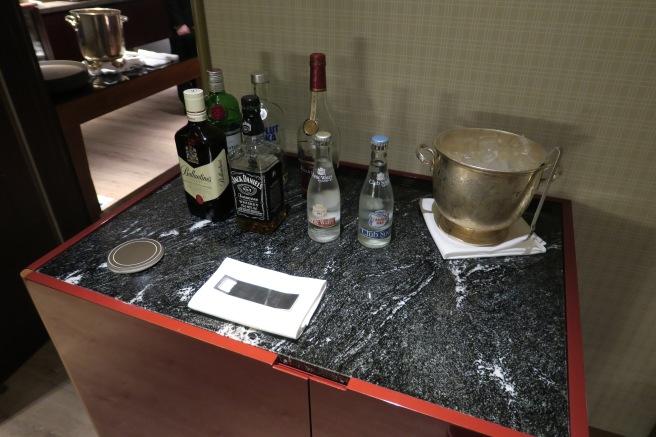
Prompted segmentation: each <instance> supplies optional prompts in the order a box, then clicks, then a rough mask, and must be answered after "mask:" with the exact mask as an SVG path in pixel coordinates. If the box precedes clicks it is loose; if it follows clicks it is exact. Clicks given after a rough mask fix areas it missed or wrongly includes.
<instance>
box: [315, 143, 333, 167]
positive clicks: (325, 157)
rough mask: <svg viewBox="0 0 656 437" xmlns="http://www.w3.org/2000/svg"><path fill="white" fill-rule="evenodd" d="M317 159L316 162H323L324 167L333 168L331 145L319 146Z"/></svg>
mask: <svg viewBox="0 0 656 437" xmlns="http://www.w3.org/2000/svg"><path fill="white" fill-rule="evenodd" d="M316 150H317V157H316V161H317V162H318V161H322V164H321V166H322V167H332V166H333V165H332V161H333V160H332V154H331V151H330V144H317V146H316Z"/></svg>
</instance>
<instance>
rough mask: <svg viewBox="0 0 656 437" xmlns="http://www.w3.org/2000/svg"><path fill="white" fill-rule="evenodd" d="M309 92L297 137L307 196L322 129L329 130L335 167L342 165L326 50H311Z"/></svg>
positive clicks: (339, 136) (302, 182)
mask: <svg viewBox="0 0 656 437" xmlns="http://www.w3.org/2000/svg"><path fill="white" fill-rule="evenodd" d="M310 93H311V95H310V109H309V112H308V118H307V119H306V120H305V121H304V122H302V123H301V125H300V126H299V127H298V132H297V136H296V139H297V152H298V161H299V164H300V167H301V188H302V189H303V190H302V194H303V195H304V196H305V195H306V194H307V187H308V183H309V182H310V178H311V176H312V168H313V167H314V156H315V155H316V151H315V150H314V149H313V142H312V136H313V135H314V134H316V133H317V132H319V131H327V132H330V134H331V138H332V162H333V167H334V168H335V169H337V168H338V167H339V151H340V146H341V135H340V133H339V127H338V126H337V123H335V119H334V118H333V116H332V114H331V110H330V105H329V104H328V95H327V87H326V55H325V54H323V53H312V54H311V55H310Z"/></svg>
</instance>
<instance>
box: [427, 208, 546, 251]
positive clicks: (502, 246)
mask: <svg viewBox="0 0 656 437" xmlns="http://www.w3.org/2000/svg"><path fill="white" fill-rule="evenodd" d="M434 203H435V200H434V199H433V198H424V199H421V200H420V203H419V207H420V208H421V213H422V215H423V216H424V220H425V221H426V226H427V227H428V231H429V232H430V234H431V236H432V237H433V240H435V244H437V248H438V249H439V250H440V253H441V254H442V258H444V259H458V258H489V257H495V256H518V255H534V254H537V253H544V252H546V251H547V249H546V243H545V242H544V241H543V240H542V239H541V238H540V237H538V236H537V235H535V234H533V235H531V236H530V237H529V238H528V239H527V238H526V237H527V236H528V235H529V233H530V232H531V228H530V227H529V225H528V224H527V223H526V221H525V220H524V219H522V218H520V219H519V220H517V221H516V222H515V223H513V225H512V226H511V227H510V229H509V231H508V237H506V240H505V241H504V242H502V243H499V244H497V245H495V246H475V245H473V244H468V243H465V242H463V241H460V240H458V239H455V238H453V237H451V236H450V235H448V234H447V233H446V232H444V231H443V230H442V229H441V228H440V227H439V226H438V225H437V223H436V222H435V213H434V211H433V206H434V205H433V204H434Z"/></svg>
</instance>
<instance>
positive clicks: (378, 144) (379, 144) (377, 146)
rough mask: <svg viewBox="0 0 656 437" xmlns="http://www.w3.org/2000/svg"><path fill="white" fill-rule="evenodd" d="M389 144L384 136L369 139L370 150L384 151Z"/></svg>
mask: <svg viewBox="0 0 656 437" xmlns="http://www.w3.org/2000/svg"><path fill="white" fill-rule="evenodd" d="M388 144H389V138H387V137H386V136H385V135H375V136H373V137H371V150H385V148H387V145H388Z"/></svg>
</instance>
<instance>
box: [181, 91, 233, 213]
mask: <svg viewBox="0 0 656 437" xmlns="http://www.w3.org/2000/svg"><path fill="white" fill-rule="evenodd" d="M183 95H184V101H185V109H186V111H187V118H188V120H189V121H188V122H187V124H186V125H185V126H183V127H182V128H181V129H180V130H178V131H177V132H176V133H175V145H176V149H177V152H178V159H179V162H180V174H181V177H182V183H183V185H184V190H185V198H186V199H187V206H188V207H189V211H190V212H191V213H192V214H193V215H195V216H198V217H201V218H204V219H208V220H213V221H215V220H220V219H223V218H225V217H227V216H228V215H229V214H230V213H231V212H232V208H233V200H232V189H231V188H230V176H229V172H228V162H227V150H226V140H225V135H224V134H223V132H221V130H220V129H219V128H217V127H215V126H213V125H212V124H210V123H209V122H208V121H207V115H206V113H205V100H204V95H203V90H201V89H197V88H192V89H188V90H185V91H184V93H183Z"/></svg>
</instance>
